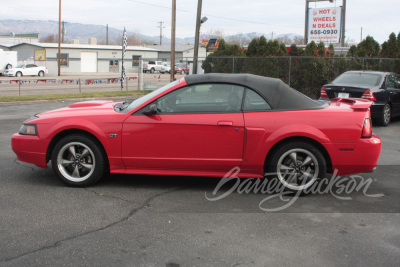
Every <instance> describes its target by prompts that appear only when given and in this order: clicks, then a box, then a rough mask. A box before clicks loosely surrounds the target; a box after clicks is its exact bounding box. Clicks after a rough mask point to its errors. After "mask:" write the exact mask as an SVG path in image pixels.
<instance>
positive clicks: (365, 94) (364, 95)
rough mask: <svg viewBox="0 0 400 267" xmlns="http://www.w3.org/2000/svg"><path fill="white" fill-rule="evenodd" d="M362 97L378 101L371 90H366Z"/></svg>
mask: <svg viewBox="0 0 400 267" xmlns="http://www.w3.org/2000/svg"><path fill="white" fill-rule="evenodd" d="M361 98H364V99H368V100H370V101H376V98H375V96H374V94H373V93H372V92H371V91H370V90H365V92H364V94H363V95H362V96H361Z"/></svg>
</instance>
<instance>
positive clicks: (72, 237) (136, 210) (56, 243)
mask: <svg viewBox="0 0 400 267" xmlns="http://www.w3.org/2000/svg"><path fill="white" fill-rule="evenodd" d="M182 189H184V187H178V188H172V189H170V190H167V191H164V192H160V193H158V194H155V195H153V196H151V197H149V198H148V199H147V200H146V201H144V202H143V204H142V205H140V206H139V207H137V208H134V209H132V210H131V211H130V212H129V214H128V215H126V216H124V217H122V218H121V219H119V220H117V221H115V222H112V223H110V224H108V225H106V226H103V227H100V228H98V229H95V230H91V231H88V232H85V233H81V234H77V235H74V236H71V237H67V238H64V239H62V240H58V241H56V242H55V243H54V244H52V245H48V246H43V247H41V248H38V249H36V250H33V251H29V252H25V253H23V254H21V255H18V256H14V257H11V258H6V259H4V260H1V261H0V263H1V262H9V261H12V260H16V259H18V258H21V257H24V256H26V255H29V254H33V253H36V252H39V251H42V250H46V249H51V248H55V247H57V246H59V245H61V243H63V242H66V241H70V240H73V239H76V238H79V237H82V236H85V235H89V234H93V233H96V232H100V231H103V230H106V229H108V228H110V227H113V226H114V225H117V224H119V223H122V222H125V221H127V220H128V219H129V218H131V217H132V216H133V215H135V214H136V213H137V212H139V211H140V210H142V209H144V208H147V207H149V206H150V202H152V201H153V200H154V199H156V198H158V197H161V196H164V195H166V194H169V193H172V192H175V191H178V190H182Z"/></svg>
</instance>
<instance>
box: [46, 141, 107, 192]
mask: <svg viewBox="0 0 400 267" xmlns="http://www.w3.org/2000/svg"><path fill="white" fill-rule="evenodd" d="M51 164H52V167H53V170H54V172H55V173H56V174H57V176H58V177H59V178H60V179H61V180H62V181H63V182H64V183H66V184H67V185H70V186H74V187H85V186H89V185H93V184H95V183H96V182H98V181H99V180H100V179H101V178H102V177H103V176H104V175H105V174H106V173H107V171H108V167H107V166H108V163H107V160H106V155H105V153H104V152H103V150H102V148H101V145H100V144H99V143H98V142H97V140H95V139H93V138H92V137H90V136H86V135H82V134H72V135H68V136H66V137H64V138H62V139H61V140H60V141H59V142H58V143H57V144H56V145H55V147H54V149H53V152H52V155H51Z"/></svg>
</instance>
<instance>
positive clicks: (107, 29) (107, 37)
mask: <svg viewBox="0 0 400 267" xmlns="http://www.w3.org/2000/svg"><path fill="white" fill-rule="evenodd" d="M106 45H108V24H107V32H106Z"/></svg>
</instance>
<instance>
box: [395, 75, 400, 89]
mask: <svg viewBox="0 0 400 267" xmlns="http://www.w3.org/2000/svg"><path fill="white" fill-rule="evenodd" d="M394 77H395V83H396V89H400V76H399V75H396V76H394Z"/></svg>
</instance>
